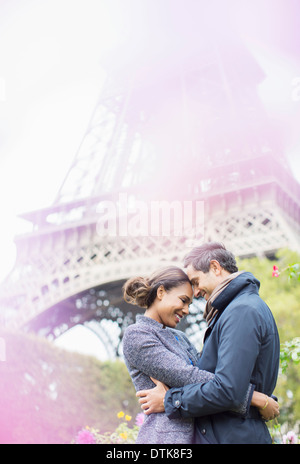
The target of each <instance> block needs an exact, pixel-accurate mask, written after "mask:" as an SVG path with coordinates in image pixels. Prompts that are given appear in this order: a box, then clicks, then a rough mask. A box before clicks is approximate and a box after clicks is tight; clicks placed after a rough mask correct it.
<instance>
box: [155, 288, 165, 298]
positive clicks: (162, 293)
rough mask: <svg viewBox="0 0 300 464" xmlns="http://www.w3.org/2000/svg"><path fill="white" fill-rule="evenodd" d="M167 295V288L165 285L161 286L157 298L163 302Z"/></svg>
mask: <svg viewBox="0 0 300 464" xmlns="http://www.w3.org/2000/svg"><path fill="white" fill-rule="evenodd" d="M165 293H166V290H165V287H164V286H163V285H160V286H159V287H158V289H157V298H158V299H159V300H162V299H163V297H164V295H165Z"/></svg>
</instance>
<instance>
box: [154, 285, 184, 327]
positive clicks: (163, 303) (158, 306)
mask: <svg viewBox="0 0 300 464" xmlns="http://www.w3.org/2000/svg"><path fill="white" fill-rule="evenodd" d="M192 299H193V289H192V286H191V284H189V283H188V282H187V283H185V284H182V285H180V286H179V287H174V288H172V289H171V290H168V291H166V290H165V289H164V287H163V286H161V287H159V289H158V290H157V297H156V299H155V302H154V303H153V305H152V307H150V308H149V309H148V310H147V313H148V315H149V316H150V317H152V318H153V319H155V320H156V321H158V322H160V323H161V324H163V325H165V326H167V327H172V328H175V327H176V326H177V324H178V323H179V322H180V321H181V319H182V318H183V317H184V316H186V315H187V314H188V313H189V305H190V304H191V302H192Z"/></svg>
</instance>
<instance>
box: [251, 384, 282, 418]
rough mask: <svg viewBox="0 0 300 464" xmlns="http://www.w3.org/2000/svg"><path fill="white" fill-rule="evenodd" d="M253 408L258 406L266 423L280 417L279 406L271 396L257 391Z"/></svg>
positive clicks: (254, 393) (253, 399)
mask: <svg viewBox="0 0 300 464" xmlns="http://www.w3.org/2000/svg"><path fill="white" fill-rule="evenodd" d="M251 406H256V407H257V408H258V410H259V413H260V415H261V416H262V418H263V419H264V420H265V421H269V420H272V419H275V418H276V417H278V416H279V405H278V403H277V401H275V400H274V399H273V398H271V397H270V396H267V395H265V394H264V393H260V392H257V391H254V392H253V396H252V401H251Z"/></svg>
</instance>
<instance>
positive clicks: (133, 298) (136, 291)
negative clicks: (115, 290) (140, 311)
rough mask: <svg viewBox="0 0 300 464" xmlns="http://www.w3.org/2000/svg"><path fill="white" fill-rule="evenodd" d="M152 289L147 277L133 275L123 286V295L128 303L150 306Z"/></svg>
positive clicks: (142, 306)
mask: <svg viewBox="0 0 300 464" xmlns="http://www.w3.org/2000/svg"><path fill="white" fill-rule="evenodd" d="M151 290H152V287H151V285H150V284H149V280H148V279H147V278H146V277H132V278H131V279H129V280H127V282H125V284H124V286H123V297H124V300H125V301H126V302H127V303H130V304H133V305H137V306H140V307H141V308H147V307H148V297H149V294H150V292H151Z"/></svg>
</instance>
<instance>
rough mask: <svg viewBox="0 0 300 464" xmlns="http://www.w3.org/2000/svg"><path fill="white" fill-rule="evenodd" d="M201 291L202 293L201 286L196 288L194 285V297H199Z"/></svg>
mask: <svg viewBox="0 0 300 464" xmlns="http://www.w3.org/2000/svg"><path fill="white" fill-rule="evenodd" d="M200 293H201V291H200V288H195V287H194V297H195V298H199V296H200Z"/></svg>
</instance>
